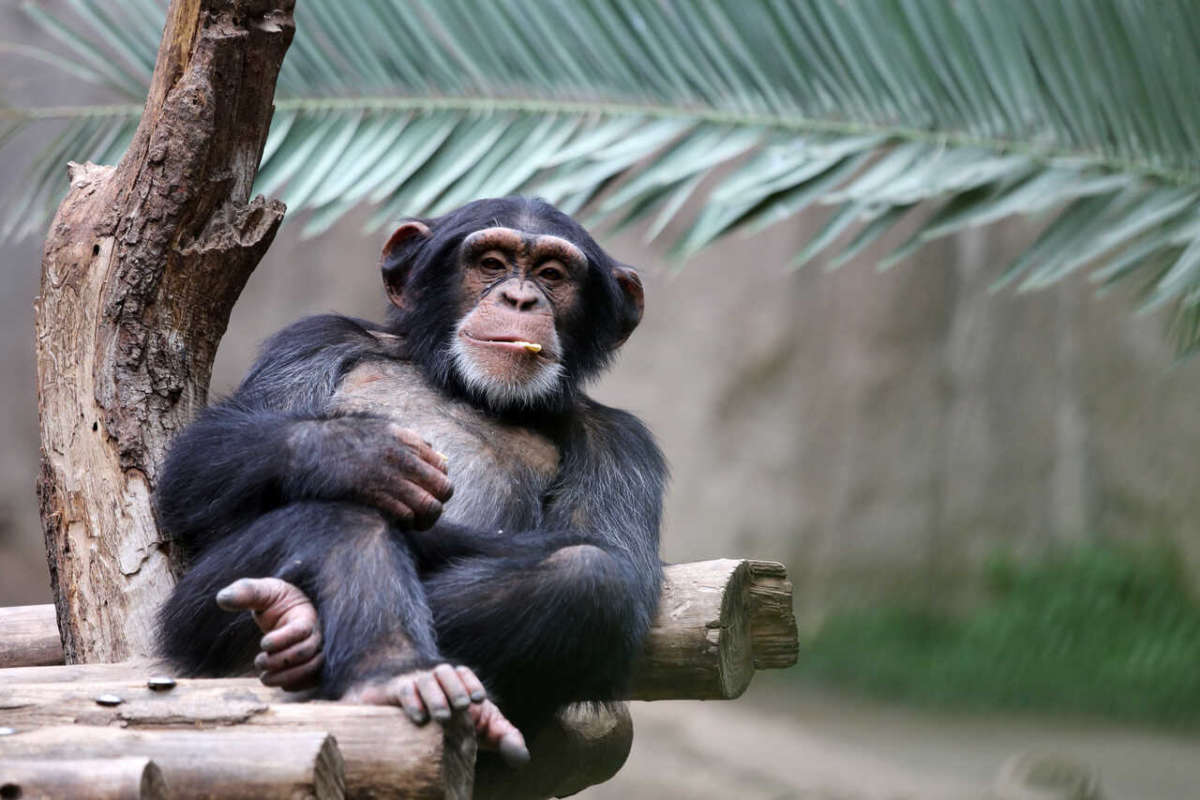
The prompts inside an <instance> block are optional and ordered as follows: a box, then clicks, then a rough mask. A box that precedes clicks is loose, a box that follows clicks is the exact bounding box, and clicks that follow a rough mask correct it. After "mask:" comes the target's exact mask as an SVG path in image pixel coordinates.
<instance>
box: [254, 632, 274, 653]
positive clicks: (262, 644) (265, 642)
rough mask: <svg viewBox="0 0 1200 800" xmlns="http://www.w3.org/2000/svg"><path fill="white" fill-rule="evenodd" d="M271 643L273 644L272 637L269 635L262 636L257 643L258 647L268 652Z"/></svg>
mask: <svg viewBox="0 0 1200 800" xmlns="http://www.w3.org/2000/svg"><path fill="white" fill-rule="evenodd" d="M273 644H275V640H274V639H272V638H271V637H270V636H264V637H263V638H262V641H261V642H259V643H258V646H259V648H260V649H262V650H266V651H267V652H268V653H269V652H271V645H273Z"/></svg>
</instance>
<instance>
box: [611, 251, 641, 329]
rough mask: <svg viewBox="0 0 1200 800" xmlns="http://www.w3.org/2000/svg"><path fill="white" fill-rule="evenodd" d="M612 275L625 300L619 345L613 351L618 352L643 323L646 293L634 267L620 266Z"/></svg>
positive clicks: (622, 307)
mask: <svg viewBox="0 0 1200 800" xmlns="http://www.w3.org/2000/svg"><path fill="white" fill-rule="evenodd" d="M612 274H613V277H614V278H615V279H616V281H617V286H619V287H621V295H622V297H623V299H624V302H623V303H622V304H621V309H620V325H621V329H620V331H619V333H618V337H617V343H616V344H614V345H613V349H614V350H616V349H617V348H618V347H620V346H621V345H623V344H625V340H626V339H628V338H629V334H631V333H633V329H634V328H636V327H637V326H638V323H639V322H641V321H642V309H643V308H644V307H645V305H646V293H645V290H644V289H642V279H641V278H640V277H638V274H637V270H635V269H634V268H633V267H630V266H626V265H625V264H619V265H618V266H615V267H613V271H612Z"/></svg>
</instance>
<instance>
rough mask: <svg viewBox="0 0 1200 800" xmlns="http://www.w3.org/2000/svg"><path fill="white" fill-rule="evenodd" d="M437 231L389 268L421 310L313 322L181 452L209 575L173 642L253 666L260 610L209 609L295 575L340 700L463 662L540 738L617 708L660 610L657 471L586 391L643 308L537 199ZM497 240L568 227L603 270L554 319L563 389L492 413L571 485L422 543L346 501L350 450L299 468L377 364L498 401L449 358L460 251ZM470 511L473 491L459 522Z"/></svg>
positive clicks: (601, 256) (446, 389) (219, 661)
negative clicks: (577, 306) (545, 727)
mask: <svg viewBox="0 0 1200 800" xmlns="http://www.w3.org/2000/svg"><path fill="white" fill-rule="evenodd" d="M426 222H427V223H428V224H429V226H430V228H431V229H432V231H433V234H432V236H431V237H430V238H428V239H414V240H410V241H409V242H406V243H405V244H404V246H403V247H402V248H401V250H400V252H398V253H392V254H391V258H390V259H388V260H387V261H385V263H384V264H383V267H384V270H385V273H386V272H388V271H391V272H392V273H393V275H395V272H396V271H397V270H401V271H404V272H405V273H406V284H405V286H406V289H405V298H406V303H405V307H406V309H409V311H407V313H406V312H403V311H400V310H397V309H393V312H392V314H391V317H390V319H389V321H388V324H387V325H386V326H376V325H374V324H372V323H368V322H364V321H360V320H353V319H349V318H346V317H338V316H324V317H314V318H309V319H306V320H303V321H301V322H299V323H296V324H295V325H293V326H291V327H289V328H288V329H286V330H284V331H282V332H281V333H279V334H277V335H276V336H275V337H274V338H272V339H271V340H270V341H269V342H268V343H267V345H266V346H265V348H264V351H263V353H262V355H261V357H260V358H259V360H258V362H257V363H256V364H255V366H254V367H253V369H252V370H251V371H250V374H249V375H248V376H247V377H246V379H245V380H244V381H243V383H242V385H241V386H240V387H239V388H238V389H237V391H236V392H235V393H234V395H233V396H232V397H230V398H229V399H227V400H225V401H223V402H221V403H219V404H216V405H214V406H212V407H210V408H208V409H206V410H205V411H203V412H202V413H201V414H200V416H199V418H198V419H197V420H196V421H195V422H194V423H193V424H192V425H191V426H190V427H189V428H187V429H186V430H185V431H184V432H183V433H182V434H181V435H180V436H179V437H178V438H177V439H176V440H175V442H174V444H173V446H172V448H171V450H170V453H169V455H168V458H167V462H166V465H165V467H164V471H163V475H162V479H161V481H160V484H159V488H158V498H157V499H158V508H159V514H160V520H161V522H162V524H163V526H164V527H165V528H166V530H167V531H169V532H170V533H171V534H173V535H174V537H176V539H177V541H179V542H180V543H182V545H183V546H184V547H185V548H186V549H187V551H188V553H189V555H190V556H191V558H192V565H191V568H190V570H189V571H188V572H187V574H186V575H185V576H184V577H183V579H182V580H181V582H180V583H179V585H178V587H177V588H176V590H175V592H174V594H173V595H172V597H171V598H170V600H169V601H168V603H167V604H166V606H165V607H164V608H163V610H162V613H161V649H162V653H163V654H164V655H165V656H166V657H168V658H169V659H170V660H171V661H172V662H174V663H175V664H177V665H178V666H179V667H181V668H182V669H184V670H186V671H187V672H188V673H189V674H196V675H220V674H229V673H234V672H241V671H245V670H246V669H247V668H248V667H249V665H250V661H251V659H252V658H253V656H254V654H255V652H256V651H257V647H258V646H257V641H258V638H259V633H258V631H257V629H256V628H255V626H254V623H253V621H252V620H251V619H250V618H249V615H248V614H239V615H232V614H227V613H225V612H222V611H220V610H219V609H218V608H217V606H216V604H215V602H214V595H215V594H216V592H217V591H218V590H219V589H220V588H222V587H223V586H225V585H227V584H228V583H230V582H232V581H233V580H235V579H237V578H240V577H263V576H277V577H282V578H284V579H286V580H289V581H291V582H293V583H296V584H297V585H298V586H300V587H301V588H302V589H303V590H304V591H305V592H306V593H307V594H308V595H309V596H310V597H311V598H312V599H313V601H314V602H315V603H316V605H317V609H318V613H319V615H320V619H321V622H322V626H323V627H322V629H323V633H324V637H325V645H324V647H325V658H326V661H325V670H324V674H323V687H322V688H323V690H324V693H325V694H326V695H328V696H334V697H336V696H338V695H340V694H341V693H342V692H344V691H345V690H346V689H347V688H348V687H349V686H351V685H353V684H355V683H356V682H359V681H362V680H366V679H371V678H375V677H385V676H388V675H393V674H400V673H401V672H404V671H408V670H411V669H413V668H416V667H425V666H429V665H432V664H435V663H438V662H440V661H442V660H449V661H451V662H454V663H462V664H467V665H469V666H471V667H472V668H474V669H475V670H476V671H477V673H478V674H479V675H480V677H481V678H482V679H483V680H484V681H485V683H487V684H488V685H489V688H490V689H491V690H492V692H493V695H494V696H495V697H496V698H497V700H498V701H499V702H500V704H501V707H502V708H503V709H505V711H506V713H508V714H509V716H510V717H511V718H512V719H513V721H514V722H516V723H517V724H518V725H524V726H536V725H537V724H539V723H540V722H541V721H542V720H544V718H545V716H546V715H547V714H548V713H550V712H552V711H553V710H554V709H555V708H557V707H559V706H561V705H563V704H566V703H568V702H572V701H580V700H606V699H611V698H613V697H615V696H618V693H619V692H620V691H621V689H622V687H623V685H624V683H625V682H626V680H627V677H628V672H629V666H630V663H631V661H632V659H633V657H634V655H635V653H636V651H637V648H638V647H639V645H640V642H641V640H642V638H643V636H644V634H645V632H646V630H647V628H648V626H649V624H650V620H651V617H652V615H653V612H654V609H655V606H656V604H657V600H658V594H659V586H660V580H661V565H660V562H659V559H658V528H659V519H660V511H661V502H662V492H663V484H664V480H665V467H664V464H663V461H662V457H661V455H660V453H659V451H658V449H657V447H656V446H655V444H654V442H653V439H652V438H651V436H650V435H649V433H648V432H647V431H646V429H645V428H644V427H643V426H642V425H641V423H640V422H639V421H638V420H637V419H635V418H634V417H632V416H630V415H629V414H626V413H624V412H622V411H618V410H615V409H610V408H606V407H604V406H601V405H599V404H597V403H595V402H593V401H591V400H589V399H587V398H586V397H585V396H584V395H583V394H582V393H581V391H580V383H581V382H582V381H583V380H585V379H586V378H588V377H589V376H592V375H594V374H595V373H596V372H598V371H599V370H600V369H602V368H603V367H604V366H605V365H606V364H607V363H608V362H609V360H610V359H611V357H612V354H613V351H614V348H615V345H616V343H617V342H619V341H620V340H621V339H622V338H623V333H627V332H628V326H629V324H630V314H631V313H632V311H631V310H630V309H629V308H628V307H627V303H626V302H625V300H624V297H623V295H622V292H621V289H620V288H619V286H618V285H617V283H616V281H615V280H614V279H613V278H612V275H611V269H612V267H613V266H614V264H615V262H613V261H612V259H611V258H610V257H609V256H608V255H607V254H606V253H605V252H604V251H603V250H601V249H600V247H599V246H598V245H597V244H596V243H595V242H594V241H593V240H592V238H591V237H590V236H589V235H588V234H587V232H586V231H584V230H583V229H582V228H581V227H580V226H579V225H578V224H577V223H576V222H575V221H574V220H572V219H570V218H569V217H567V216H566V215H564V214H561V213H560V212H558V211H556V210H555V209H553V208H551V207H550V206H548V205H547V204H545V203H543V202H541V201H537V200H526V199H520V198H506V199H501V200H486V201H479V202H476V203H472V204H470V205H468V206H466V207H464V208H462V209H460V210H458V211H456V212H453V213H451V214H449V215H447V216H445V217H442V218H440V219H434V220H426ZM493 225H506V226H509V227H514V228H519V229H522V230H526V231H531V232H542V233H553V234H555V235H558V236H561V237H563V238H566V239H568V240H570V241H572V242H574V243H576V244H577V245H578V246H579V247H580V248H581V249H582V250H583V251H584V253H585V254H586V255H587V257H588V260H589V274H588V277H587V280H586V285H585V286H584V288H583V298H584V299H583V303H582V307H581V311H580V313H578V314H576V315H575V316H574V317H573V318H569V319H563V320H561V321H560V324H559V325H558V329H559V334H560V336H561V337H562V339H563V341H564V343H565V344H566V347H565V352H566V359H565V366H566V368H567V377H566V380H564V381H563V383H562V385H561V390H560V391H559V392H558V393H557V394H556V395H555V396H553V397H549V398H547V399H546V401H545V402H544V403H543V404H542V405H541V407H538V408H533V409H529V408H525V409H522V410H520V411H517V410H512V409H503V408H485V409H484V410H485V411H486V413H487V414H488V415H489V417H488V418H490V419H494V420H495V422H494V423H493V424H496V425H502V424H509V423H512V422H513V421H514V420H517V421H519V423H520V424H521V425H524V426H527V427H530V428H536V429H537V430H538V431H540V432H541V433H543V434H545V435H548V436H549V437H550V438H551V439H552V440H553V441H554V443H555V444H556V445H557V447H558V449H559V453H560V461H559V469H558V473H557V476H556V477H555V478H554V480H553V482H552V483H551V485H550V487H549V489H548V490H547V491H546V492H545V493H544V494H543V495H542V496H541V497H540V498H533V500H534V502H533V503H525V504H522V505H518V504H516V502H515V501H513V505H512V506H511V507H503V506H502V505H501V506H499V507H497V508H496V519H497V520H500V521H501V522H502V527H504V529H505V532H504V533H503V534H498V533H497V531H496V530H493V529H490V528H489V529H487V530H483V529H473V528H471V527H469V526H465V525H461V524H453V523H450V522H448V521H445V520H442V521H440V522H438V523H437V525H436V526H434V527H433V528H432V529H431V530H428V531H415V530H412V529H410V528H408V527H406V526H402V525H399V524H397V523H395V522H393V521H391V520H389V519H388V518H386V517H385V516H384V515H383V514H381V513H380V512H379V511H376V510H375V509H373V508H370V507H368V506H364V505H359V504H355V503H351V502H343V501H342V500H341V499H339V491H340V490H339V489H338V487H339V486H340V485H341V484H339V481H340V480H344V477H345V476H340V475H339V474H338V470H337V467H336V465H335V464H333V463H331V462H332V461H335V460H336V457H337V456H336V453H333V452H330V453H325V452H320V451H318V452H315V453H308V452H306V453H305V458H303V459H299V458H297V456H296V442H297V441H299V442H301V443H303V442H304V441H305V439H304V438H303V436H304V430H305V429H304V427H303V426H305V425H310V424H312V421H313V420H327V419H329V418H330V417H334V416H338V414H339V412H338V411H337V410H336V409H333V408H332V407H331V402H330V401H331V398H332V396H333V394H334V392H335V391H336V390H337V388H338V386H339V384H340V382H341V380H342V378H343V377H344V376H345V375H346V373H347V372H348V371H349V370H350V369H352V368H353V367H355V366H356V365H359V364H362V363H364V362H373V361H374V362H386V361H388V360H405V359H410V360H411V361H413V362H415V363H417V364H419V365H420V368H421V370H422V372H423V374H424V375H425V376H426V380H427V381H428V382H429V383H431V384H432V385H434V386H436V387H437V389H438V392H439V393H440V394H441V395H443V396H445V397H454V398H460V399H467V400H468V401H470V402H472V403H473V404H475V405H476V406H477V407H483V406H485V405H486V402H487V401H485V400H484V399H482V398H480V397H474V396H471V395H470V394H469V392H468V390H467V389H466V388H465V387H464V386H463V384H462V382H461V380H460V379H459V377H458V375H457V374H456V372H455V369H454V367H453V362H452V361H451V360H450V358H449V355H448V351H447V343H448V341H449V338H450V336H451V334H452V331H453V328H454V325H455V324H456V323H457V321H458V318H457V316H458V313H459V312H458V311H457V310H456V309H457V308H458V297H457V294H456V292H457V285H458V284H457V280H456V279H457V269H456V267H455V265H456V264H457V249H458V246H459V243H460V242H461V241H462V239H463V237H465V236H466V235H468V234H470V233H471V232H473V231H475V230H478V229H480V228H485V227H489V226H493ZM379 332H388V333H392V334H396V335H398V336H399V337H400V338H399V339H398V340H397V342H399V344H396V345H394V346H392V345H389V344H388V339H387V337H383V338H382V339H381V338H380V337H379V336H377V335H375V334H377V333H379ZM372 424H377V421H376V420H374V419H372V418H371V417H370V415H367V416H361V415H354V416H351V417H350V418H348V421H347V425H348V426H352V427H354V430H356V431H359V432H360V433H361V434H362V435H363V436H370V435H371V430H372V429H371V427H370V426H371V425H372ZM417 433H422V431H420V430H418V431H417ZM514 496H515V495H514ZM469 499H471V498H464V497H463V496H461V495H460V494H458V493H456V495H455V497H454V498H453V499H452V500H451V501H450V503H449V504H448V505H447V508H451V507H452V506H453V504H454V503H462V502H465V501H467V500H469ZM474 499H476V500H478V499H480V498H474ZM497 502H498V503H499V501H497ZM529 509H534V510H529ZM572 545H577V546H576V547H571V546H572ZM568 547H569V548H570V549H565V550H564V549H562V548H568ZM405 639H406V640H407V641H408V643H409V644H410V648H409V650H408V653H407V655H405V656H404V657H403V658H400V657H397V656H396V655H395V653H396V652H397V650H396V648H395V647H393V645H394V644H395V643H396V642H397V641H400V640H405Z"/></svg>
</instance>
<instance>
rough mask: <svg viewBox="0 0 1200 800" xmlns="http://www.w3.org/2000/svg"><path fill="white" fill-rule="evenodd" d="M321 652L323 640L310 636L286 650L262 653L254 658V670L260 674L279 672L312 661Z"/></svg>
mask: <svg viewBox="0 0 1200 800" xmlns="http://www.w3.org/2000/svg"><path fill="white" fill-rule="evenodd" d="M319 652H321V639H320V637H317V636H309V637H307V638H305V639H302V640H301V641H299V642H297V643H296V644H294V645H292V646H291V647H289V648H287V649H286V650H280V651H278V652H275V653H267V652H262V653H259V654H258V655H257V656H256V657H255V658H254V668H255V669H257V670H259V671H260V672H262V671H266V672H279V671H281V670H285V669H290V668H291V667H295V666H299V665H300V664H303V663H305V662H306V661H311V660H312V659H313V657H315V656H316V655H317V653H319Z"/></svg>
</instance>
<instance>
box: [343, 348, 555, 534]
mask: <svg viewBox="0 0 1200 800" xmlns="http://www.w3.org/2000/svg"><path fill="white" fill-rule="evenodd" d="M333 405H334V408H335V409H337V410H342V411H356V412H360V413H370V414H374V415H377V416H386V417H390V418H392V419H394V420H395V421H396V422H397V424H399V425H402V426H403V427H405V428H409V429H410V430H413V431H415V432H416V433H418V434H419V435H421V436H423V437H425V439H427V440H428V441H429V442H430V443H431V444H432V445H433V447H434V449H435V450H437V451H439V452H441V453H443V454H445V455H446V456H448V457H449V459H450V462H449V475H450V480H451V481H453V483H454V496H453V497H452V498H451V499H450V501H449V502H448V503H447V504H446V505H445V510H444V511H443V512H442V518H443V519H444V520H447V521H450V522H456V523H460V524H464V525H470V526H472V527H481V528H493V527H494V528H496V529H509V530H513V529H519V528H527V527H532V526H536V525H538V524H540V523H541V522H542V511H543V499H544V497H545V495H546V492H547V490H548V489H549V488H550V486H551V484H552V483H553V481H554V479H555V477H556V475H557V474H558V465H559V449H558V446H557V445H556V444H555V443H554V442H553V441H551V440H550V439H549V438H547V437H546V436H544V435H542V434H540V433H538V432H536V431H532V430H530V429H528V428H524V427H521V426H517V425H509V424H506V423H504V422H500V421H498V420H496V419H493V418H491V417H489V416H487V415H485V414H483V413H481V412H480V411H479V410H478V409H476V408H475V407H474V406H471V405H469V404H467V403H464V402H461V401H457V400H451V399H448V398H446V397H444V396H443V395H441V394H440V393H439V392H438V391H437V390H436V389H434V388H433V387H430V386H429V385H428V384H427V383H426V382H425V379H424V378H423V377H422V376H421V374H420V372H419V371H418V370H417V369H416V368H415V367H414V366H413V365H411V364H408V363H406V362H401V361H380V362H368V363H364V364H360V365H358V366H357V367H355V368H353V369H352V370H350V372H348V373H347V374H346V376H345V378H343V379H342V383H341V385H340V386H339V387H338V390H337V392H336V394H335V395H334V397H333Z"/></svg>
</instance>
